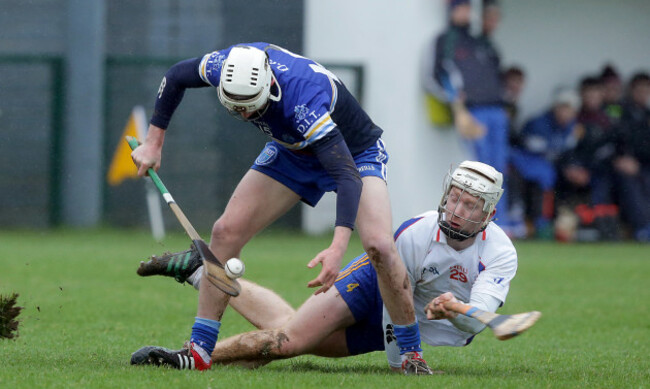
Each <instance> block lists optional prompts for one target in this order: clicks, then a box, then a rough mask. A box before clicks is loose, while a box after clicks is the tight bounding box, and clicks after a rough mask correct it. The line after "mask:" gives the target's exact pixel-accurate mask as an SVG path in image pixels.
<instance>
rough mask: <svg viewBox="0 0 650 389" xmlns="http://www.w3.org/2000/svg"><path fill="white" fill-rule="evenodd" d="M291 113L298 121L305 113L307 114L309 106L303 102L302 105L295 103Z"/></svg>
mask: <svg viewBox="0 0 650 389" xmlns="http://www.w3.org/2000/svg"><path fill="white" fill-rule="evenodd" d="M293 113H294V116H293V117H294V118H295V119H296V122H299V121H301V120H305V118H306V117H307V115H308V114H309V108H307V106H306V105H305V104H302V105H296V106H295V107H293Z"/></svg>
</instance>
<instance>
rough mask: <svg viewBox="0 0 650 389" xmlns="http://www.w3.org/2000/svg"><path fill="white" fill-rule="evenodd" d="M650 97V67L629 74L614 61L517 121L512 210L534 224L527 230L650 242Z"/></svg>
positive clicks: (528, 233)
mask: <svg viewBox="0 0 650 389" xmlns="http://www.w3.org/2000/svg"><path fill="white" fill-rule="evenodd" d="M507 74H508V73H507V72H505V73H504V76H505V75H507ZM649 101H650V75H648V73H645V72H638V73H635V74H633V75H632V76H631V77H630V78H629V79H628V80H624V79H623V77H621V76H620V75H619V73H618V72H617V71H616V69H615V68H614V67H613V66H611V65H606V66H605V67H604V68H603V69H602V71H601V72H600V73H599V74H596V75H588V76H585V77H583V78H582V79H581V80H580V81H579V83H578V85H577V86H576V87H575V88H570V87H569V88H567V87H564V88H560V89H558V90H557V91H556V93H555V95H554V98H553V101H552V103H551V104H550V106H549V108H548V109H547V110H546V111H545V112H542V113H541V114H539V115H538V116H535V117H532V118H528V119H527V120H525V121H524V124H523V125H521V126H520V127H517V126H515V125H513V126H512V129H511V136H510V141H511V142H510V149H511V150H510V166H509V169H510V177H511V181H510V183H509V188H510V191H511V199H512V200H511V208H510V215H511V220H515V222H517V221H518V222H520V223H525V225H526V229H525V231H526V232H525V234H522V235H521V236H520V237H535V238H557V239H559V240H567V241H570V240H583V241H592V240H619V239H627V238H631V239H635V240H637V241H641V242H649V241H650V203H648V201H647V199H648V198H649V197H650V109H649V108H648V102H649ZM506 104H509V105H514V106H515V107H516V101H514V102H513V101H508V100H507V99H506ZM514 111H515V112H516V109H515V110H514ZM515 122H516V121H513V123H515Z"/></svg>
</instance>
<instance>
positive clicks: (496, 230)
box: [477, 222, 517, 260]
mask: <svg viewBox="0 0 650 389" xmlns="http://www.w3.org/2000/svg"><path fill="white" fill-rule="evenodd" d="M477 239H478V240H479V241H480V242H481V243H482V245H483V250H484V254H485V257H493V258H514V259H515V260H516V258H517V250H516V249H515V246H514V244H513V243H512V240H510V238H509V237H508V235H507V234H506V233H505V231H503V229H501V227H499V226H498V225H497V224H495V223H494V222H490V224H488V226H487V228H486V229H485V230H484V231H483V232H482V233H481V234H479V235H478V236H477Z"/></svg>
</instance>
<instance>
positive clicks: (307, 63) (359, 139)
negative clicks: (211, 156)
mask: <svg viewBox="0 0 650 389" xmlns="http://www.w3.org/2000/svg"><path fill="white" fill-rule="evenodd" d="M237 46H252V47H256V48H258V49H260V50H264V51H265V52H266V53H267V55H268V58H269V64H270V65H271V69H272V71H273V74H274V75H275V77H276V79H277V83H278V85H274V86H273V87H272V88H279V90H280V92H281V96H282V97H281V99H280V101H277V102H275V101H270V102H269V104H270V105H269V108H268V110H267V111H266V113H265V114H264V115H263V116H262V117H260V118H259V119H256V120H253V121H252V122H253V124H255V125H256V126H257V127H258V128H259V129H260V130H261V131H262V132H264V133H265V134H266V135H268V136H270V137H271V138H273V139H274V140H275V141H276V142H278V143H279V144H280V145H282V146H284V147H286V148H288V149H293V150H299V149H305V148H307V147H309V146H311V145H313V144H314V143H315V142H317V141H318V140H320V139H323V138H325V137H327V135H328V134H332V131H334V130H335V129H336V128H338V130H339V131H340V132H341V134H342V135H343V138H344V140H345V143H346V145H347V146H348V148H349V149H350V152H351V153H352V155H356V154H358V153H361V152H363V151H364V150H366V149H367V148H368V147H370V146H371V145H373V144H374V143H375V142H376V141H377V139H379V137H380V136H381V133H382V130H381V129H380V128H379V127H377V126H376V125H375V124H374V123H373V122H372V120H370V118H369V117H368V115H367V114H366V112H365V111H364V110H363V109H362V108H361V106H360V105H359V103H358V102H357V100H356V99H355V98H354V97H353V96H352V95H351V94H350V92H349V91H348V90H347V89H346V88H345V86H344V85H343V83H342V82H341V80H339V79H338V77H336V75H334V74H333V73H332V72H330V71H329V70H327V69H325V68H324V67H323V66H322V65H320V64H318V63H317V62H315V61H312V60H310V59H308V58H305V57H302V56H300V55H298V54H294V53H292V52H290V51H288V50H286V49H283V48H281V47H279V46H276V45H272V44H269V43H264V42H256V43H245V44H240V45H237ZM233 47H234V46H231V47H229V48H227V49H224V50H219V51H215V52H212V53H209V54H206V55H205V56H203V58H202V60H201V62H200V65H199V69H198V71H199V75H200V76H201V79H203V81H204V82H206V83H208V84H210V85H212V86H214V87H218V86H219V82H220V78H221V68H222V66H223V62H224V60H225V59H226V57H227V56H228V54H229V53H230V50H231V49H232V48H233ZM274 94H276V93H275V92H274Z"/></svg>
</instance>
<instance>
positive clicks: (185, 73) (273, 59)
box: [131, 42, 431, 374]
mask: <svg viewBox="0 0 650 389" xmlns="http://www.w3.org/2000/svg"><path fill="white" fill-rule="evenodd" d="M201 87H213V88H216V92H217V96H218V97H219V101H220V102H221V104H222V105H223V106H224V107H225V108H226V109H227V110H228V111H229V112H230V113H232V114H233V115H235V116H237V117H239V118H241V119H243V120H246V121H249V122H251V123H252V124H253V125H255V126H256V127H257V128H259V129H260V130H261V131H263V132H264V133H265V134H267V135H268V136H269V137H270V138H271V140H270V141H269V142H268V143H267V144H266V147H265V148H264V149H263V150H262V152H261V153H260V154H259V156H258V158H257V159H256V160H255V162H254V163H253V165H252V166H251V169H250V170H249V171H248V172H247V173H246V174H245V175H244V177H243V178H242V179H241V181H240V182H239V184H238V186H237V188H236V189H235V191H234V193H233V195H232V197H231V199H230V201H229V202H228V204H227V206H226V208H225V210H224V212H223V214H222V215H221V216H220V217H219V219H218V220H217V221H216V222H215V223H214V226H213V228H212V235H211V240H210V250H212V252H213V253H214V255H215V256H216V257H217V258H220V259H221V260H222V261H225V260H227V259H228V258H232V257H239V256H240V253H241V250H242V248H243V247H244V245H245V244H246V243H247V242H248V241H249V240H250V239H251V238H252V237H253V236H254V235H255V234H257V233H258V232H259V231H260V230H262V229H263V228H265V227H266V226H268V225H269V224H271V223H272V222H274V221H275V220H276V219H278V218H279V217H280V216H282V215H283V214H285V213H286V212H287V211H288V210H289V209H290V208H292V207H293V206H294V205H296V204H297V203H298V202H299V201H303V202H305V203H307V204H309V205H312V206H315V205H316V203H318V201H319V200H320V198H321V197H322V195H323V194H324V193H325V192H328V191H335V192H336V193H337V203H336V224H335V228H334V236H333V239H332V243H331V245H330V246H329V247H328V248H326V249H324V250H323V251H321V252H320V253H318V255H316V257H315V258H313V259H312V260H311V261H310V262H309V264H308V267H310V268H312V267H315V266H316V265H318V264H319V263H320V264H321V265H322V269H321V271H320V273H319V275H318V276H317V277H316V278H315V279H313V280H312V281H310V282H309V283H308V286H309V287H320V288H319V289H318V290H317V291H316V295H317V296H316V298H318V296H324V293H323V292H326V291H327V290H328V289H330V288H331V287H332V286H333V285H334V281H335V279H336V277H337V274H338V271H339V269H340V266H341V261H342V257H343V255H344V254H345V251H346V249H347V246H348V242H349V239H350V236H351V234H352V230H353V228H355V226H356V228H357V231H358V233H359V236H360V238H361V241H362V244H363V247H364V249H365V251H366V253H367V254H368V256H369V259H370V262H371V263H372V265H373V267H374V268H375V269H376V271H377V275H378V285H379V290H380V292H381V295H382V297H383V301H384V304H385V305H386V308H387V310H388V312H389V314H390V317H391V318H392V321H393V323H394V325H395V335H396V337H397V343H398V345H399V347H400V354H401V355H402V359H403V362H404V364H403V366H404V370H405V371H406V372H415V373H416V374H430V373H431V370H430V369H429V368H428V366H427V365H426V362H425V361H424V360H423V359H422V356H421V352H422V349H421V347H420V333H419V328H418V324H417V322H416V320H415V312H414V308H413V298H412V296H411V294H410V285H409V284H410V282H409V278H408V276H407V273H406V269H405V266H404V264H403V262H402V261H401V260H400V257H399V254H398V252H397V249H396V246H395V243H394V242H393V239H392V233H391V228H392V218H391V210H390V201H389V196H388V190H387V187H386V162H387V161H388V154H387V153H386V151H385V149H384V144H383V142H382V140H381V134H382V132H383V131H382V129H381V128H379V127H378V126H377V125H376V124H374V123H373V122H372V120H371V119H370V118H369V117H368V115H367V114H366V112H364V110H363V109H362V108H361V106H360V105H359V103H358V102H357V101H356V100H355V99H354V97H353V96H352V95H351V94H350V92H349V91H348V90H347V89H346V88H345V86H344V85H343V83H342V82H341V81H340V80H339V79H338V78H337V77H336V76H335V75H334V74H332V73H331V72H330V71H328V70H327V69H325V68H324V67H322V66H321V65H320V64H318V63H316V62H314V61H312V60H310V59H307V58H305V57H302V56H300V55H297V54H294V53H291V52H289V51H288V50H286V49H283V48H281V47H278V46H275V45H272V44H269V43H263V42H257V43H246V44H239V45H234V46H231V47H229V48H226V49H224V50H219V51H215V52H212V53H208V54H206V55H204V56H203V57H197V58H193V59H188V60H185V61H182V62H179V63H178V64H176V65H174V66H172V67H171V68H170V69H169V70H168V71H167V73H166V74H165V77H164V78H163V80H162V83H161V85H160V88H159V91H158V96H157V99H156V104H155V112H154V114H153V117H152V118H151V121H150V126H149V131H148V133H147V136H146V139H145V141H144V143H143V144H142V145H141V146H140V147H138V148H136V149H135V150H134V151H133V153H132V154H131V156H132V158H133V160H134V162H135V163H136V164H137V165H138V167H139V169H138V175H139V176H144V175H145V173H146V171H147V169H148V168H153V169H154V170H157V169H158V168H159V167H160V162H161V152H162V147H163V143H164V139H165V134H166V129H167V127H168V125H169V122H170V120H171V118H172V115H173V113H174V111H175V109H176V108H177V106H178V105H179V104H180V102H181V100H182V98H183V95H184V93H185V91H186V89H188V88H201ZM194 277H203V275H202V273H201V274H200V275H196V274H195V275H194ZM228 300H229V296H228V295H226V294H225V293H223V292H222V291H221V290H219V289H218V288H217V287H215V286H214V285H212V284H211V283H210V282H200V283H199V304H198V310H197V316H196V321H195V323H194V326H193V327H192V335H191V338H190V342H188V344H187V345H186V347H184V348H183V349H180V350H177V351H173V352H159V350H154V351H152V352H153V353H154V354H155V355H152V357H153V358H154V359H156V361H157V362H158V363H159V364H163V365H169V366H171V367H174V368H178V369H183V368H190V369H197V370H204V369H208V368H210V366H211V363H212V362H211V360H210V354H211V353H212V351H213V349H214V345H215V343H216V341H217V337H218V333H219V328H220V326H221V323H220V320H221V317H222V314H223V311H224V309H225V308H226V306H227V305H228ZM156 353H157V354H156ZM414 366H415V368H414Z"/></svg>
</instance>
